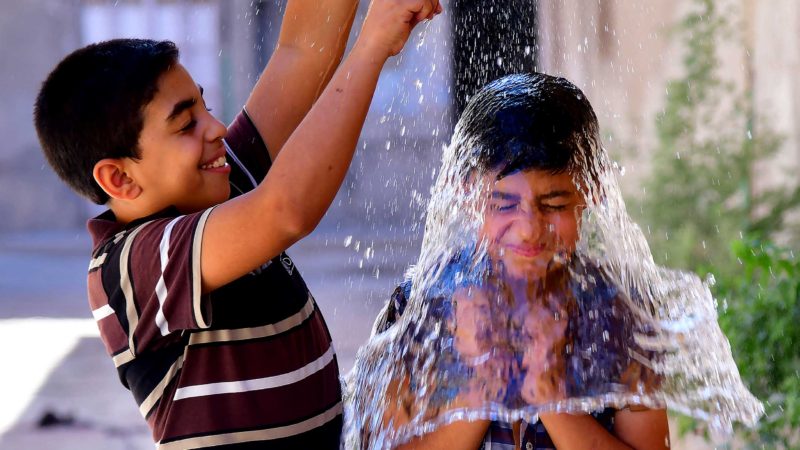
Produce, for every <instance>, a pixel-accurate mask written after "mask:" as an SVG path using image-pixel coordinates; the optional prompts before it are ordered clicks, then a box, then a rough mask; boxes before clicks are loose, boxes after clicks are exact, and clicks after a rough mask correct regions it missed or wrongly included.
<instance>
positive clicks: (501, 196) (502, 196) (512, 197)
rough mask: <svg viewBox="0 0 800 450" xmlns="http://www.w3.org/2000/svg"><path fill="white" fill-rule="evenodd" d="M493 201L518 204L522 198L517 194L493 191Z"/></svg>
mask: <svg viewBox="0 0 800 450" xmlns="http://www.w3.org/2000/svg"><path fill="white" fill-rule="evenodd" d="M492 200H508V201H516V202H518V201H519V200H520V196H519V195H517V194H509V193H508V192H500V191H492Z"/></svg>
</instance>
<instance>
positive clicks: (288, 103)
mask: <svg viewBox="0 0 800 450" xmlns="http://www.w3.org/2000/svg"><path fill="white" fill-rule="evenodd" d="M358 3H359V0H313V1H310V0H289V3H288V4H287V6H286V13H285V14H284V15H283V22H282V24H281V32H280V36H279V38H278V45H277V47H276V49H275V51H274V53H273V54H272V57H271V58H270V60H269V62H268V63H267V67H266V68H265V69H264V72H263V73H262V74H261V77H260V78H259V80H258V81H257V82H256V85H255V87H254V88H253V91H252V93H251V94H250V98H248V100H247V104H246V105H245V108H247V112H248V113H249V114H250V118H251V119H253V122H254V124H255V126H256V128H257V129H258V132H259V134H261V137H262V138H263V139H264V142H265V143H266V144H267V148H268V149H269V153H270V158H271V159H272V160H273V161H274V160H275V157H276V156H277V155H278V152H279V151H280V150H281V148H282V147H283V146H284V144H285V143H286V140H287V139H289V136H290V135H291V134H292V132H293V131H294V130H295V128H297V125H298V124H299V123H300V121H301V120H303V117H305V115H306V114H307V113H308V111H309V109H311V105H313V104H314V102H315V101H316V100H317V98H318V97H319V95H320V93H321V92H322V91H323V89H324V88H325V86H327V84H328V82H329V81H330V80H331V77H332V76H333V74H334V72H335V70H336V67H337V66H338V65H339V63H340V62H341V59H342V55H343V54H344V49H345V46H346V45H347V38H348V36H350V28H351V27H352V25H353V19H354V18H355V15H356V10H357V9H358Z"/></svg>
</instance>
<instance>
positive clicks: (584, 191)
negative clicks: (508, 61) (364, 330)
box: [343, 75, 763, 449]
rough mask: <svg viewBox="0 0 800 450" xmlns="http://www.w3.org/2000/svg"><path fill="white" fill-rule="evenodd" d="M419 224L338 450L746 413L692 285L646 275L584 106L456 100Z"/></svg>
mask: <svg viewBox="0 0 800 450" xmlns="http://www.w3.org/2000/svg"><path fill="white" fill-rule="evenodd" d="M531 99H533V100H531ZM531 101H533V106H531V103H530V102H531ZM537 102H539V103H537ZM554 105H555V106H554ZM581 111H583V112H581ZM580 114H588V115H587V116H585V117H582V116H580ZM586 117H588V119H586ZM570 127H572V128H570ZM545 144H548V145H545ZM498 149H499V150H498ZM564 174H567V175H568V178H567V179H568V181H569V183H570V186H572V187H573V188H574V193H575V196H576V198H575V202H576V206H574V207H572V208H571V209H570V210H568V211H566V212H565V211H561V210H559V209H558V208H559V207H563V203H564V202H566V200H565V199H564V198H569V195H571V194H569V195H568V194H563V193H562V194H559V195H555V197H557V198H559V200H558V201H560V202H561V203H562V204H549V203H547V201H548V200H545V201H542V200H541V199H540V198H538V197H537V196H538V195H539V194H541V193H542V192H544V193H545V194H547V192H548V191H547V189H548V186H547V183H546V180H550V179H553V180H557V179H562V180H563V177H562V178H558V177H559V176H560V175H561V176H563V175H564ZM515 180H516V181H515ZM516 182H519V183H518V184H516V185H514V186H517V190H516V191H513V189H512V191H513V193H514V195H512V196H511V197H509V196H508V195H507V194H508V193H506V194H500V195H499V196H498V194H497V191H498V190H499V187H502V186H512V185H513V183H516ZM542 183H545V184H542ZM503 189H506V188H503ZM542 189H544V191H541V190H542ZM561 190H562V191H564V189H561ZM566 190H567V191H569V189H566ZM515 196H516V197H515ZM545 197H547V196H546V195H545ZM498 201H499V202H500V204H499V205H498ZM515 202H516V203H515ZM557 203H558V202H557ZM567 203H568V202H567ZM562 209H563V208H562ZM506 211H508V212H506ZM513 214H516V215H517V216H514V217H523V218H524V219H515V220H517V221H516V222H514V225H509V227H523V228H521V229H524V231H520V232H519V233H520V235H521V236H522V235H524V236H525V237H524V238H520V239H521V241H520V242H523V244H524V245H525V247H523V248H521V249H520V248H517V249H516V250H519V251H520V252H521V254H514V255H512V254H509V253H508V252H509V251H516V250H514V249H513V247H504V246H503V245H501V244H502V240H503V239H505V238H504V237H502V236H513V235H514V234H513V233H516V232H517V231H509V230H512V228H508V227H507V228H505V229H504V230H505V231H503V230H501V231H500V232H496V230H495V231H494V232H493V231H492V230H493V228H492V226H493V225H492V224H493V223H497V222H498V220H496V217H500V216H502V217H505V216H504V215H508V217H511V216H510V215H513ZM548 214H550V216H547V217H550V219H547V218H544V219H543V217H544V216H546V215H548ZM569 214H571V215H572V223H574V224H579V225H576V227H577V228H576V233H577V234H576V235H575V236H574V237H570V236H569V226H568V225H569V223H570V220H569V217H570V216H569ZM502 217H501V218H502ZM426 218H427V222H426V224H425V235H424V238H423V244H422V250H421V252H420V256H419V259H418V261H417V264H416V265H415V266H414V267H413V268H412V269H411V270H409V272H408V280H407V282H406V283H404V285H402V286H401V287H400V288H399V289H398V291H397V292H396V294H395V298H394V299H393V301H392V302H390V308H389V309H387V311H386V314H385V316H384V317H382V318H380V319H379V321H378V322H377V324H376V330H375V332H374V333H373V336H372V337H371V339H370V340H369V342H368V343H367V344H366V345H365V346H363V347H362V348H361V350H360V351H359V353H358V357H357V361H356V364H355V366H354V368H353V370H352V372H351V373H350V374H349V375H348V377H347V380H346V381H347V386H346V412H345V414H346V417H345V422H346V423H345V438H344V443H343V445H344V446H345V447H346V448H378V449H382V448H391V447H393V446H395V445H397V444H399V443H402V442H405V441H407V440H409V439H410V438H412V437H414V436H418V435H421V434H424V433H427V432H430V431H433V430H435V429H436V428H437V427H440V426H442V425H444V424H448V423H452V422H454V421H458V420H465V419H467V420H477V419H491V420H500V421H504V422H513V421H516V420H520V419H524V420H526V421H528V422H530V423H532V422H535V421H536V419H537V417H538V414H539V413H541V412H552V411H557V412H586V413H589V412H593V411H598V410H602V409H603V408H606V407H612V408H623V407H625V406H626V405H631V404H635V405H643V406H646V407H650V408H664V407H667V408H670V409H672V410H676V411H680V412H684V413H686V414H690V415H692V416H694V417H697V418H700V419H703V420H706V421H708V422H709V424H710V425H711V428H712V430H714V431H716V432H720V433H725V432H728V431H730V429H731V425H732V422H734V421H739V422H742V423H744V424H746V425H752V424H754V423H755V421H756V420H757V419H758V417H759V416H760V415H761V414H762V411H763V408H762V405H761V404H760V403H759V402H758V401H757V400H756V399H755V398H754V397H753V396H752V395H751V394H750V393H749V391H748V390H747V389H746V388H745V387H744V386H743V384H742V382H741V380H740V377H739V373H738V370H737V368H736V365H735V363H734V361H733V358H732V356H731V351H730V346H729V344H728V342H727V340H726V338H725V336H724V335H723V334H722V332H721V331H720V328H719V326H718V324H717V314H716V310H715V307H714V300H713V298H712V296H711V293H710V290H709V286H708V284H707V283H705V282H703V281H701V280H700V279H699V278H698V277H697V276H696V275H694V274H692V273H686V272H681V271H675V270H669V269H666V268H663V267H659V266H657V265H656V264H655V263H654V262H653V258H652V256H651V254H650V250H649V247H648V245H647V242H646V240H645V238H644V236H643V233H642V232H641V230H640V229H639V227H638V226H637V225H636V224H635V223H633V222H632V221H631V219H630V217H629V216H628V214H627V212H626V209H625V204H624V202H623V200H622V195H621V193H620V189H619V186H618V182H617V168H616V165H615V164H613V163H612V161H611V160H610V159H609V157H608V155H607V154H606V151H605V149H604V148H603V147H602V145H601V143H600V142H599V137H598V125H597V120H596V117H595V115H594V113H593V112H592V111H591V106H589V103H588V101H587V100H586V99H585V97H584V96H583V94H582V93H581V92H580V90H578V89H577V88H576V87H575V86H573V85H572V84H571V83H569V82H567V81H566V80H563V79H557V78H553V77H548V76H543V75H516V76H510V77H505V78H503V79H501V80H499V81H496V82H493V83H490V84H489V85H488V86H487V87H486V88H484V89H483V90H482V91H481V92H480V93H478V94H477V95H476V96H474V97H473V98H472V99H471V100H470V102H469V104H468V105H467V107H466V110H465V112H464V114H463V115H462V117H461V120H460V121H459V123H458V125H457V126H456V130H455V133H454V135H453V138H452V141H451V143H450V145H449V146H448V147H447V148H446V149H445V151H444V155H443V158H442V167H441V169H440V170H439V171H438V177H437V180H436V182H435V185H434V187H433V189H432V197H431V199H430V202H429V205H428V209H427V216H426ZM520 220H522V222H520ZM500 222H502V220H500ZM509 223H511V222H509ZM565 224H566V225H565ZM525 227H528V228H525ZM578 229H579V230H578ZM513 230H516V228H514V229H513ZM565 230H566V231H565ZM493 233H494V234H493ZM503 233H506V234H503ZM497 236H501V237H500V238H497ZM495 238H497V239H495ZM518 243H519V242H518ZM509 249H511V250H509ZM515 258H516V259H515ZM517 265H519V266H520V267H521V268H520V267H516V266H517ZM403 298H405V299H406V300H407V304H406V303H405V302H402V303H397V300H398V299H403ZM398 304H399V305H400V307H399V308H398V307H397V305H398ZM392 305H394V310H392V308H391V306H392ZM401 313H402V314H401Z"/></svg>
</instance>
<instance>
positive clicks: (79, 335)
mask: <svg viewBox="0 0 800 450" xmlns="http://www.w3.org/2000/svg"><path fill="white" fill-rule="evenodd" d="M374 235H375V233H371V234H369V233H355V232H354V233H347V232H342V231H338V232H329V233H325V232H322V233H317V234H314V235H312V236H310V237H309V238H308V239H306V240H305V241H304V242H303V243H302V244H299V245H297V246H296V247H295V248H293V249H291V250H290V252H289V253H290V255H291V256H292V257H293V258H294V259H295V261H296V263H297V265H298V267H299V268H300V269H301V271H302V272H303V275H304V277H305V278H306V280H307V282H308V284H309V286H310V288H311V290H312V292H313V293H314V295H315V297H316V298H317V300H318V302H319V304H320V308H321V309H322V311H323V313H324V314H325V317H326V318H327V321H328V324H329V326H330V328H331V333H332V334H333V338H334V343H335V345H336V349H337V353H338V354H339V361H340V365H341V368H342V371H343V372H345V371H347V370H349V368H350V367H352V364H353V359H354V356H355V352H356V350H357V348H358V346H359V345H360V344H361V343H362V342H364V340H365V339H366V338H367V335H368V332H369V329H370V326H371V324H372V321H373V319H374V317H375V314H376V313H377V312H378V310H379V309H380V307H381V306H382V305H383V303H384V301H385V300H386V298H387V297H388V295H389V293H390V292H391V290H392V289H393V287H394V285H395V284H396V283H397V281H398V280H400V278H401V276H402V271H403V270H404V268H405V267H406V265H407V264H408V263H409V262H410V261H412V259H413V258H414V257H415V256H416V254H417V251H418V249H417V248H416V246H415V242H411V241H409V239H408V238H406V237H391V236H389V237H386V236H385V235H384V236H383V238H382V239H381V240H380V241H375V240H374V237H372V236H374ZM88 248H89V243H88V240H87V237H86V235H85V233H84V232H83V230H75V231H70V232H48V233H41V232H40V233H28V234H15V235H0V360H2V361H3V369H2V370H0V399H2V405H3V406H2V407H1V408H0V450H11V449H13V450H20V449H63V450H72V449H76V450H77V449H81V450H95V449H96V450H100V449H103V450H117V449H120V450H122V449H125V450H133V449H144V448H152V441H151V440H150V437H149V432H148V429H147V427H146V425H145V424H144V421H143V420H142V419H141V417H140V415H139V413H138V411H137V409H136V408H135V404H134V402H133V400H132V399H131V398H130V394H129V393H128V391H126V390H125V389H124V388H122V386H121V385H120V384H119V382H118V380H117V378H116V374H115V371H114V369H113V365H112V363H111V361H110V360H109V359H108V358H107V357H106V355H105V351H104V349H103V346H102V343H101V342H100V339H99V337H98V335H97V329H96V327H95V325H94V321H93V320H92V319H91V315H90V314H89V312H88V306H87V303H86V297H85V276H86V275H85V274H86V265H87V261H88V259H87V258H88V257H87V252H88V250H87V249H88ZM43 423H47V424H49V425H47V426H44V425H43ZM673 447H674V448H683V449H699V448H706V446H704V445H702V444H700V442H699V441H696V442H688V441H684V442H682V443H681V444H680V445H674V446H673Z"/></svg>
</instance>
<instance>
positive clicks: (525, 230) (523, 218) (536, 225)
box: [514, 211, 545, 241]
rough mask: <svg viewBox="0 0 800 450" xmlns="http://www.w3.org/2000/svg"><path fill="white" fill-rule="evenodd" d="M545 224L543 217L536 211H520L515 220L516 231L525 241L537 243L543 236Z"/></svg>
mask: <svg viewBox="0 0 800 450" xmlns="http://www.w3.org/2000/svg"><path fill="white" fill-rule="evenodd" d="M544 229H545V223H544V221H543V218H542V215H541V214H537V213H536V212H534V211H520V214H519V216H518V217H517V218H516V219H515V220H514V230H515V231H516V234H517V236H519V237H520V239H522V240H523V241H537V240H539V238H540V237H541V236H542V232H543V231H544Z"/></svg>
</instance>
